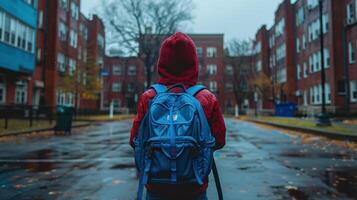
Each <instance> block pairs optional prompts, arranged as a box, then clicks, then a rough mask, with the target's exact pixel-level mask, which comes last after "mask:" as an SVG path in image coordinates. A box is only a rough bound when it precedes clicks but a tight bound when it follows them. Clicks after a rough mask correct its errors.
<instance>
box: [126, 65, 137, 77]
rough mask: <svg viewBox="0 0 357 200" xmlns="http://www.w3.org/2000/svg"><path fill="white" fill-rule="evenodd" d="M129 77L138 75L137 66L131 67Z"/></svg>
mask: <svg viewBox="0 0 357 200" xmlns="http://www.w3.org/2000/svg"><path fill="white" fill-rule="evenodd" d="M128 75H129V76H135V75H136V66H135V65H130V66H129V68H128Z"/></svg>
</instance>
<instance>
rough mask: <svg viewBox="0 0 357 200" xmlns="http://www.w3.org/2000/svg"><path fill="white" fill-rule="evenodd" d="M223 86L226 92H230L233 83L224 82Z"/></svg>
mask: <svg viewBox="0 0 357 200" xmlns="http://www.w3.org/2000/svg"><path fill="white" fill-rule="evenodd" d="M225 88H226V92H232V91H233V84H232V83H231V82H228V83H226V85H225Z"/></svg>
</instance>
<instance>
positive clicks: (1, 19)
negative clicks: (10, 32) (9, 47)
mask: <svg viewBox="0 0 357 200" xmlns="http://www.w3.org/2000/svg"><path fill="white" fill-rule="evenodd" d="M4 29H5V13H4V12H2V11H1V10H0V41H3V35H4Z"/></svg>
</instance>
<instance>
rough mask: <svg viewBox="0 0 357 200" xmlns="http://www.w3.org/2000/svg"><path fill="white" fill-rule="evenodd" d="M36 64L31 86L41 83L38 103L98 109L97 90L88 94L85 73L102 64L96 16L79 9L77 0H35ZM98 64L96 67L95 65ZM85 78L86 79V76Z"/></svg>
mask: <svg viewBox="0 0 357 200" xmlns="http://www.w3.org/2000/svg"><path fill="white" fill-rule="evenodd" d="M38 6H39V10H38V16H39V20H38V23H39V24H41V26H40V25H39V29H38V37H37V51H36V52H37V66H36V70H35V73H34V75H33V77H34V79H33V80H34V82H33V84H32V85H33V86H34V87H37V86H39V87H41V88H42V94H39V96H41V97H42V98H40V99H41V100H38V101H41V105H46V106H50V107H55V106H57V105H70V106H76V107H77V108H79V109H92V110H95V109H99V101H100V93H99V91H98V92H97V93H94V94H92V93H91V94H88V93H86V92H83V91H85V90H84V88H86V87H87V86H86V85H87V84H89V83H88V82H89V80H91V79H90V78H89V77H92V76H97V77H98V79H99V72H96V71H99V70H98V69H99V68H100V67H101V66H102V64H103V57H104V56H103V55H104V48H105V45H104V44H105V35H104V26H103V23H102V22H101V20H100V19H99V18H98V17H97V16H95V15H94V16H93V17H92V18H91V19H87V18H86V17H84V16H83V15H82V14H81V13H80V0H59V1H46V0H39V2H38ZM97 68H98V69H97ZM95 72H96V73H95ZM87 79H88V80H87Z"/></svg>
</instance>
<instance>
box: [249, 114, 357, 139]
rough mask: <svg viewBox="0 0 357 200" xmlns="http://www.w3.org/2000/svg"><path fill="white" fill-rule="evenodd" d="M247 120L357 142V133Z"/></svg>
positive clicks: (252, 120)
mask: <svg viewBox="0 0 357 200" xmlns="http://www.w3.org/2000/svg"><path fill="white" fill-rule="evenodd" d="M245 121H249V122H253V123H257V124H265V125H270V126H275V127H278V128H283V129H288V130H293V131H301V132H306V133H310V134H313V135H317V136H324V137H327V138H330V139H335V140H349V141H353V142H357V135H346V134H341V133H339V132H333V131H323V130H320V129H314V128H302V127H298V126H291V125H284V124H278V123H274V122H266V121H263V120H257V119H245Z"/></svg>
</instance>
